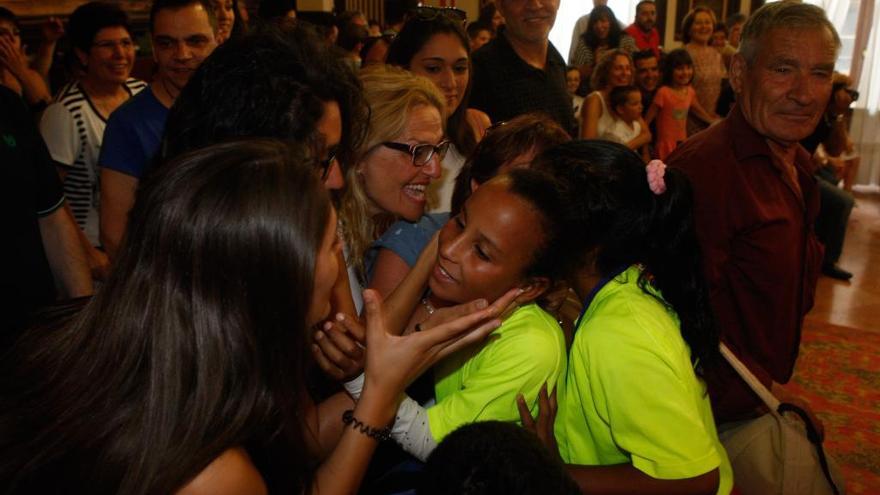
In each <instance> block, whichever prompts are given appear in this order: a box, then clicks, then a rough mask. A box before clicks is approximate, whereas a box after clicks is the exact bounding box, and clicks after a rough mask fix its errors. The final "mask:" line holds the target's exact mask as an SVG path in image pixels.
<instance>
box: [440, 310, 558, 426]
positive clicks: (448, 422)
mask: <svg viewBox="0 0 880 495" xmlns="http://www.w3.org/2000/svg"><path fill="white" fill-rule="evenodd" d="M564 376H565V338H564V336H563V334H562V330H561V329H560V328H559V324H558V323H556V320H554V319H553V317H552V316H550V315H549V314H547V313H546V312H544V310H542V309H541V308H539V307H538V305H537V304H528V305H525V306H523V307H521V308H519V309H517V310H516V311H515V312H514V313H513V314H512V315H510V316H509V317H508V318H507V319H506V320H504V323H503V324H502V325H501V326H500V327H499V328H498V329H497V330H495V331H494V332H493V333H492V335H491V336H490V337H489V338H488V339H487V340H486V342H484V343H483V344H480V345H478V346H474V347H472V348H468V349H464V350H462V351H459V352H457V353H456V354H453V355H452V356H449V357H448V358H446V359H445V360H443V361H442V362H441V363H439V364H438V365H437V366H436V367H435V368H434V377H435V382H434V393H435V397H436V399H437V403H436V404H435V405H434V406H432V407H430V408H428V425H429V426H430V428H431V435H432V436H433V437H434V439H435V440H436V441H438V442H439V441H440V440H442V439H443V437H445V436H446V435H448V434H449V433H452V432H453V431H454V430H456V429H457V428H459V427H461V426H464V425H466V424H468V423H473V422H476V421H489V420H498V421H519V412H518V410H517V408H516V396H517V394H520V393H521V394H523V396H524V397H525V398H526V401H527V403H528V404H530V408H531V409H532V413H534V414H536V413H537V410H538V409H537V397H538V391H539V390H540V389H541V386H542V385H544V383H545V382H546V383H547V384H548V389H549V391H551V392H552V390H553V389H555V388H556V386H557V384H559V383H561V380H562V378H563V377H564Z"/></svg>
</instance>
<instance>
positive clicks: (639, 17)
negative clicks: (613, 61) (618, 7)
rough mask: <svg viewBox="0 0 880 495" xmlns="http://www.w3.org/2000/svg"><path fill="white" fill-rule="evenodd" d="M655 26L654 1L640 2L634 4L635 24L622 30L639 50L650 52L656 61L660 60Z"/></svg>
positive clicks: (645, 0)
mask: <svg viewBox="0 0 880 495" xmlns="http://www.w3.org/2000/svg"><path fill="white" fill-rule="evenodd" d="M655 24H657V5H656V4H655V3H654V0H642V1H641V2H639V3H638V4H636V22H634V23H632V24H630V26H629V27H627V28H626V29H624V32H626V34H628V35H630V36H632V37H633V39H634V40H636V46H637V47H639V50H640V51H641V50H651V51H652V52H654V56H655V57H657V60H660V33H658V32H657V28H656V27H654V25H655Z"/></svg>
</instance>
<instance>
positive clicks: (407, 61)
mask: <svg viewBox="0 0 880 495" xmlns="http://www.w3.org/2000/svg"><path fill="white" fill-rule="evenodd" d="M463 14H464V11H461V10H458V9H450V8H434V7H420V8H418V9H416V10H414V11H413V12H412V14H411V15H410V17H409V18H408V20H407V21H406V23H405V24H404V26H403V29H401V31H400V33H399V34H398V35H397V37H396V38H395V39H394V41H393V42H392V43H391V46H390V47H389V49H388V56H387V58H386V62H387V63H388V64H391V65H396V66H399V67H403V68H404V69H407V70H409V71H411V72H413V73H414V74H418V75H420V76H425V77H427V78H428V79H430V80H431V81H432V82H433V83H434V84H435V85H437V88H438V89H439V90H440V92H441V93H443V96H444V97H445V98H446V116H447V117H446V135H447V137H448V138H449V141H450V143H451V146H450V147H449V152H448V153H447V155H446V158H445V159H444V160H443V173H442V175H441V177H440V179H439V180H438V181H436V182H435V183H434V184H433V186H432V187H431V189H430V190H429V197H430V201H431V204H430V210H431V211H432V212H446V211H449V202H450V199H451V198H452V188H453V183H454V182H455V176H456V175H458V171H459V170H460V169H461V167H462V165H464V161H465V157H467V156H468V155H470V154H471V153H472V152H473V150H474V147H476V145H477V142H479V140H480V139H481V138H482V137H483V134H484V133H485V130H486V128H487V127H488V126H489V124H490V122H489V117H488V116H487V115H486V114H485V113H483V112H481V111H479V110H476V109H473V108H468V96H469V95H470V88H471V77H470V42H469V40H468V37H467V34H466V33H465V31H464V28H463V22H464V20H465V19H464V18H463V17H462V15H463Z"/></svg>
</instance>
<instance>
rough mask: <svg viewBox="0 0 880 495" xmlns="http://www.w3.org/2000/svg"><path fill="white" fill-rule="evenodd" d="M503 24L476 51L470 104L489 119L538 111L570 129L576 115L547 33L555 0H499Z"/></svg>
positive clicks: (562, 66)
mask: <svg viewBox="0 0 880 495" xmlns="http://www.w3.org/2000/svg"><path fill="white" fill-rule="evenodd" d="M498 8H499V10H500V11H501V13H502V14H503V15H504V19H505V20H506V27H505V29H504V30H503V31H502V32H501V33H499V34H498V36H497V37H496V38H495V39H494V40H492V41H491V42H489V43H488V44H487V45H485V46H483V47H482V48H481V49H480V50H478V51H477V52H476V53H474V55H473V57H472V60H473V68H474V75H473V78H474V82H473V89H472V93H471V106H472V107H473V108H476V109H479V110H482V111H484V112H486V113H487V114H488V115H489V118H491V119H492V121H493V122H498V121H504V120H509V119H511V118H513V117H516V116H517V115H521V114H524V113H528V112H533V111H541V112H545V113H547V114H548V115H550V117H551V118H553V120H555V121H556V122H558V123H559V125H561V126H562V127H563V129H565V130H566V131H568V132H569V133H571V132H573V130H574V126H575V121H574V112H573V110H572V105H571V97H570V96H568V92H567V91H566V88H565V61H564V60H563V59H562V56H561V55H560V54H559V52H558V51H556V48H555V47H553V45H551V44H550V40H549V39H548V35H549V33H550V28H552V27H553V23H554V22H555V20H556V10H557V9H558V8H559V1H558V0H547V1H543V2H540V3H534V4H533V3H532V2H528V3H525V2H518V1H517V0H500V2H499V3H498Z"/></svg>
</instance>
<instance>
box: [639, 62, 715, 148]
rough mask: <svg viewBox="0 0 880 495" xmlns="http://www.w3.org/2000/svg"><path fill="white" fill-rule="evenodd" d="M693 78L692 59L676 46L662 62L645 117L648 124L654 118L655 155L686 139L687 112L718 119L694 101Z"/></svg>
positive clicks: (709, 119) (708, 120) (704, 118)
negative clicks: (660, 81) (659, 80)
mask: <svg viewBox="0 0 880 495" xmlns="http://www.w3.org/2000/svg"><path fill="white" fill-rule="evenodd" d="M693 79H694V61H693V60H692V59H691V56H690V54H689V53H688V52H687V50H684V49H676V50H672V51H671V52H669V54H668V55H666V60H665V61H664V62H663V86H662V87H661V88H660V89H658V90H657V94H656V95H655V96H654V101H653V102H651V107H650V108H649V109H648V114H647V115H646V116H645V120H646V121H647V123H648V124H650V123H651V122H653V120H654V119H655V118H656V119H657V140H656V142H655V148H654V149H655V150H656V153H657V157H658V158H660V159H661V160H665V159H666V157H667V156H669V154H670V153H672V150H674V149H675V147H676V146H678V143H680V142H682V141H684V140H685V139H687V137H688V135H687V117H688V111H692V112H694V114H695V115H696V116H697V117H699V118H700V119H702V120H705V121H706V122H710V123H714V122H715V121H717V120H718V116H717V115H715V113H709V112H708V111H707V110H706V109H704V108H703V107H702V106H701V105H700V102H699V101H697V96H696V92H695V91H694V88H693V87H692V86H691V81H693Z"/></svg>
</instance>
